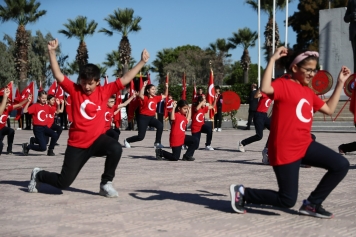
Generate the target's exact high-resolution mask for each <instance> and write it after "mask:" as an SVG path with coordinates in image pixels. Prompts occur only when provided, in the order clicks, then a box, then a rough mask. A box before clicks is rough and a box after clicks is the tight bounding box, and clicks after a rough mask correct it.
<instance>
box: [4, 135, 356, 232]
mask: <svg viewBox="0 0 356 237" xmlns="http://www.w3.org/2000/svg"><path fill="white" fill-rule="evenodd" d="M134 134H136V132H133V131H123V132H122V134H121V136H120V142H122V141H123V139H124V138H125V137H128V136H131V135H134ZM253 134H254V131H253V130H250V131H244V130H224V131H223V132H220V133H214V135H213V142H212V146H213V147H215V148H216V150H215V151H205V150H202V149H201V150H198V151H196V153H195V157H196V161H195V162H183V161H178V162H168V161H156V160H155V158H154V149H153V139H154V135H155V132H153V131H147V135H146V138H145V140H144V141H142V142H138V143H134V144H132V146H133V148H131V149H126V148H124V151H123V156H122V159H121V161H120V164H119V166H118V168H117V173H116V177H115V179H114V186H115V187H116V189H117V190H118V191H119V198H116V199H109V198H104V197H102V196H99V195H98V194H97V193H98V190H99V182H100V175H101V173H102V171H103V166H104V159H103V158H101V157H96V158H92V159H90V160H89V161H88V163H87V164H86V165H85V166H84V168H83V169H82V171H81V172H80V173H79V175H78V177H77V179H76V180H75V182H74V183H73V184H72V186H71V187H70V188H69V189H67V190H58V189H56V188H53V187H50V186H47V185H42V187H41V192H40V193H37V194H30V193H28V192H27V184H28V181H29V178H30V173H31V170H32V169H33V168H34V167H36V166H38V167H41V168H43V169H46V170H49V171H55V172H59V171H60V169H61V165H62V161H63V153H64V151H65V148H66V146H65V144H66V139H67V137H68V135H67V131H64V132H63V135H62V137H61V138H60V140H59V143H60V146H58V147H56V149H55V153H56V154H57V155H56V156H55V157H48V156H46V155H45V153H40V152H34V151H30V155H29V156H22V155H21V145H20V144H21V143H23V142H26V141H28V138H29V137H30V136H31V135H32V131H16V134H15V145H14V152H15V154H14V155H6V154H3V155H1V156H0V162H1V166H0V190H1V192H0V200H1V201H0V213H1V215H0V236H204V237H208V236H303V237H306V236H356V199H355V198H354V197H355V196H356V188H355V187H356V153H354V154H352V153H351V154H348V155H346V157H347V158H348V159H349V161H350V163H351V167H350V170H349V173H348V175H347V176H346V178H345V179H344V180H343V182H342V183H341V184H340V185H339V186H338V187H337V188H336V189H335V190H334V192H333V193H332V194H331V195H330V196H329V197H328V199H327V200H326V201H325V202H324V206H325V207H326V209H327V210H330V211H331V212H333V213H334V214H335V218H334V219H331V220H322V219H317V218H312V217H306V216H299V215H298V212H297V211H298V209H299V207H300V205H301V202H302V200H303V199H304V198H306V197H307V196H308V194H309V193H310V192H311V191H312V190H313V188H315V186H316V184H317V182H318V181H319V180H320V179H321V177H322V175H323V174H324V173H325V171H324V170H322V169H317V168H309V169H308V168H302V169H301V171H300V182H299V186H300V187H299V195H298V203H297V205H296V206H295V207H293V208H292V209H279V208H274V207H270V206H250V207H249V208H248V213H247V214H244V215H241V214H236V213H233V212H232V209H231V207H230V198H229V191H228V189H229V185H230V184H232V183H236V184H240V183H242V184H244V185H245V186H251V187H256V188H270V189H276V187H277V184H276V180H275V177H274V173H273V171H272V169H271V167H270V166H265V165H262V164H261V151H262V149H263V146H264V144H265V142H266V138H267V135H268V131H267V130H266V131H265V137H264V138H263V140H262V141H259V142H256V143H254V144H251V145H249V146H246V153H239V152H236V143H237V141H238V140H241V139H243V138H246V137H248V136H251V135H253ZM168 135H169V133H168V132H167V131H165V132H164V133H163V139H162V143H163V144H164V145H166V146H168V144H169V143H168ZM315 135H316V136H317V140H318V141H319V142H321V143H323V144H325V145H327V146H329V147H331V148H332V149H334V150H336V149H337V147H338V145H339V144H341V143H346V142H351V141H354V140H356V139H355V135H354V134H352V133H315ZM204 140H205V135H202V140H201V142H200V148H203V147H204V142H205V141H204ZM5 144H6V138H5ZM5 149H6V145H5V148H4V150H5Z"/></svg>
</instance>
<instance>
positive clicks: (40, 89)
mask: <svg viewBox="0 0 356 237" xmlns="http://www.w3.org/2000/svg"><path fill="white" fill-rule="evenodd" d="M38 90H39V91H42V90H43V89H42V82H41V81H40V88H38Z"/></svg>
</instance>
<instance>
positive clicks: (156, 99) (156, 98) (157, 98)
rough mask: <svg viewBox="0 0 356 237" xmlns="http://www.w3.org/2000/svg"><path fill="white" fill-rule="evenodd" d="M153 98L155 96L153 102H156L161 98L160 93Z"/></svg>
mask: <svg viewBox="0 0 356 237" xmlns="http://www.w3.org/2000/svg"><path fill="white" fill-rule="evenodd" d="M154 98H155V102H156V103H158V102H160V101H161V100H162V95H157V96H155V97H154Z"/></svg>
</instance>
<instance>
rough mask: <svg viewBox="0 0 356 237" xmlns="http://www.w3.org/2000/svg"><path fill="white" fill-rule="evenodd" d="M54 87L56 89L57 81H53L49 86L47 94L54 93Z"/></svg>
mask: <svg viewBox="0 0 356 237" xmlns="http://www.w3.org/2000/svg"><path fill="white" fill-rule="evenodd" d="M56 89H57V81H54V82H53V83H52V85H51V86H50V87H49V89H48V91H47V94H48V95H56Z"/></svg>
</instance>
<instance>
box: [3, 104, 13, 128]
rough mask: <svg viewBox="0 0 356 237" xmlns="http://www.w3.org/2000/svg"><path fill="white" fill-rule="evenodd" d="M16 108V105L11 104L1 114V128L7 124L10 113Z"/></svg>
mask: <svg viewBox="0 0 356 237" xmlns="http://www.w3.org/2000/svg"><path fill="white" fill-rule="evenodd" d="M13 109H14V106H12V105H10V106H8V107H7V109H5V110H4V112H3V113H2V115H1V116H0V129H3V128H4V127H5V125H6V120H7V117H9V113H10V112H11V111H12V110H13Z"/></svg>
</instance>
